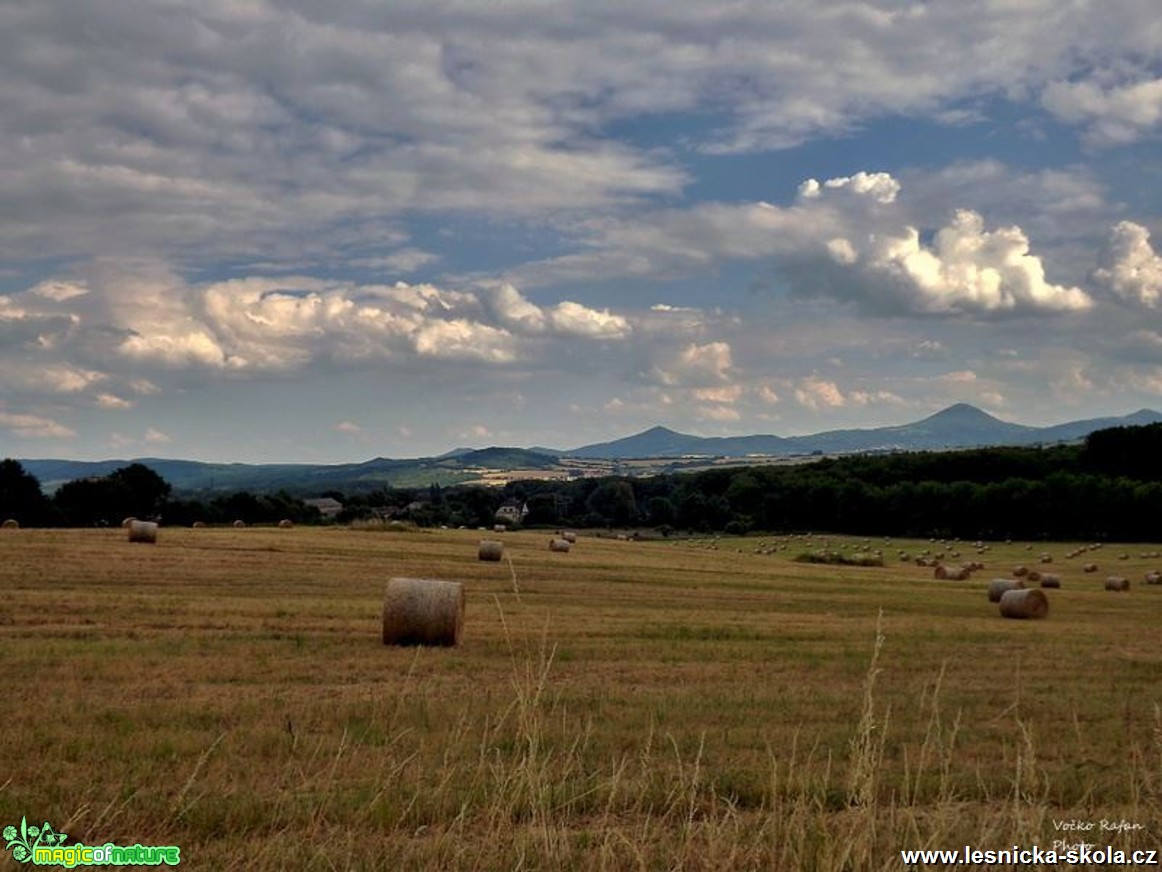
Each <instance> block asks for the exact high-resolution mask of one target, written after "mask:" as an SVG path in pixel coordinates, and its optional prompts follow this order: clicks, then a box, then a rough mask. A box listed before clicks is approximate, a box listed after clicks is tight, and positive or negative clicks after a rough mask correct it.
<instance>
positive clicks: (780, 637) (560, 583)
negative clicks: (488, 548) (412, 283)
mask: <svg viewBox="0 0 1162 872" xmlns="http://www.w3.org/2000/svg"><path fill="white" fill-rule="evenodd" d="M477 535H478V534H476V533H474V532H470V531H463V532H457V531H446V532H435V531H433V532H422V531H414V532H403V533H400V534H399V535H393V536H368V535H364V534H361V533H358V532H353V531H349V530H343V529H327V530H308V529H300V530H299V531H297V532H296V535H295V536H293V537H287V536H285V535H279V533H278V531H277V530H273V529H270V530H260V529H254V530H247V531H246V533H245V535H243V536H239V535H237V533H234V532H232V531H228V530H213V529H209V528H207V529H202V530H197V531H190V530H179V529H171V530H167V531H166V535H165V536H164V537H163V538H162V539H161V540H160V541H159V543H158V545H157V546H156V547H154V548H151V549H144V550H140V551H134V553H133V554H132V557H133V559H132V560H126V559H125V557H126V555H127V552H128V550H129V549H132V548H133V546H131V545H129V544H128V543H126V542H125V539H124V533H123V531H37V530H20V531H12V533H11V535H9V536H6V537H5V542H4V547H5V557H6V560H5V561H4V562H3V564H0V590H3V591H5V594H4V597H3V599H2V601H0V662H2V663H3V664H4V675H5V702H6V709H5V729H4V730H3V731H2V732H0V759H3V760H4V764H5V765H4V769H3V771H2V773H0V823H4V824H7V823H10V822H13V821H15V822H19V819H20V817H21V816H23V815H28V816H29V818H30V820H31V819H33V818H35V819H37V820H48V821H50V822H51V823H52V824H53V825H54V826H55V827H57V828H58V829H60V830H63V831H64V832H67V833H69V834H70V837H71V838H77V839H81V840H84V841H86V842H88V843H90V844H93V843H104V842H105V841H114V842H118V843H134V842H141V843H143V844H148V843H154V844H177V845H180V846H181V847H182V861H183V862H182V865H183V866H187V865H188V866H190V867H192V868H195V869H217V868H227V867H229V868H240V867H243V866H244V867H246V868H250V869H260V870H262V869H282V868H318V869H356V868H382V866H383V864H384V863H385V862H386V860H385V858H390V864H391V866H392V868H400V869H428V868H441V869H506V870H507V869H515V868H524V869H572V868H583V869H626V868H642V869H726V868H756V869H760V868H761V869H807V870H841V869H850V870H855V869H899V868H900V860H899V854H898V853H897V851H898V850H899V849H900V848H905V847H909V848H911V847H916V848H920V847H954V846H961V845H964V844H972V845H974V846H979V847H982V848H996V847H1007V846H1011V845H1012V844H1014V843H1018V844H1026V843H1028V844H1032V843H1034V842H1036V843H1039V844H1041V845H1043V846H1048V845H1049V844H1051V843H1052V841H1053V840H1054V839H1055V838H1061V837H1062V835H1063V834H1062V833H1061V832H1060V831H1057V830H1056V829H1055V826H1054V821H1062V820H1072V819H1079V820H1085V821H1100V820H1102V819H1106V820H1119V819H1126V820H1128V821H1130V822H1134V823H1141V824H1142V825H1143V827H1144V829H1142V830H1131V831H1128V832H1122V833H1114V832H1110V833H1105V834H1102V837H1101V838H1100V839H1099V838H1098V837H1097V834H1092V833H1091V834H1089V835H1090V838H1088V839H1087V840H1088V841H1090V842H1095V841H1100V843H1102V844H1104V843H1106V842H1109V843H1110V844H1114V845H1124V846H1127V847H1145V848H1155V847H1157V844H1158V833H1159V832H1160V831H1162V829H1160V828H1162V814H1160V809H1162V715H1160V714H1159V712H1160V710H1162V709H1160V706H1162V690H1160V687H1162V681H1160V679H1162V653H1160V650H1159V648H1158V646H1157V643H1156V642H1155V638H1156V628H1157V626H1158V623H1159V618H1160V617H1162V589H1160V588H1155V587H1151V588H1145V587H1144V588H1143V589H1142V590H1140V591H1137V592H1135V594H1134V595H1133V596H1132V597H1111V596H1109V595H1108V594H1106V593H1105V592H1104V590H1103V585H1102V583H1101V582H1100V581H1098V580H1096V579H1092V580H1087V579H1084V576H1083V575H1082V573H1081V567H1080V565H1077V566H1073V565H1072V564H1071V563H1070V562H1069V561H1068V560H1065V558H1064V554H1065V553H1066V550H1067V548H1068V546H1066V545H1062V546H1060V548H1058V547H1057V546H1050V549H1049V550H1051V551H1053V553H1054V554H1055V555H1056V556H1057V558H1058V560H1057V563H1058V565H1060V566H1061V574H1062V575H1063V577H1065V578H1067V579H1068V580H1069V582H1070V583H1069V585H1068V587H1067V589H1065V590H1062V591H1054V592H1053V600H1052V611H1051V614H1050V617H1049V619H1048V620H1044V621H1034V622H1026V621H1006V620H1003V619H1001V618H1000V617H999V616H998V614H997V609H996V606H993V605H989V604H988V602H987V599H986V597H985V596H984V593H985V590H986V588H987V582H984V581H969V582H967V583H965V582H944V581H935V580H933V579H932V578H931V577H930V572H931V571H930V570H926V569H924V568H922V567H915V566H911V565H893V566H891V567H888V568H882V567H853V566H820V565H811V564H801V563H795V562H793V561H792V560H790V559H788V558H787V557H786V556H785V554H783V553H780V554H774V555H768V554H761V555H760V554H754V553H752V552H753V549H752V548H751V547H749V546H750V545H752V544H753V542H752V540H746V541H742V540H730V539H726V538H724V539H722V540H721V541H719V542H717V543H712V542H711V541H709V540H707V541H706V542H701V543H700V542H683V543H661V542H659V543H633V542H619V541H615V540H599V539H593V540H589V539H587V540H586V546H585V548H584V549H581V550H580V551H578V552H576V553H575V554H574V555H572V557H575V558H576V559H570V560H569V561H567V562H562V561H560V560H555V559H553V558H554V557H556V555H553V554H551V553H550V552H548V551H547V550H546V549H545V547H544V538H543V534H540V533H514V534H509V537H510V538H509V539H508V540H507V542H506V544H507V546H508V547H507V548H506V553H507V555H508V556H509V557H510V559H511V567H510V566H506V565H504V564H491V563H481V562H479V561H478V560H476V559H473V557H472V550H471V549H472V546H473V545H474V544H476V537H477ZM836 541H838V540H836V539H834V538H833V539H832V543H831V544H833V545H834V544H835V543H836ZM736 542H737V548H735V547H734V545H735V543H736ZM925 544H926V543H911V542H906V543H893V545H899V547H904V548H908V549H909V550H911V551H917V550H919V549H920V548H921V547H922V546H924V545H925ZM712 546H713V547H712ZM1022 547H1023V546H1022V545H1021V544H1019V543H1018V544H1015V545H1012V546H1004V545H999V544H998V545H994V551H993V553H992V554H990V555H989V560H990V561H992V562H994V563H996V564H997V565H1006V566H1010V565H1012V564H1013V563H1014V562H1015V560H1016V559H1017V556H1018V553H1019V549H1020V548H1022ZM1124 547H1125V548H1126V550H1135V551H1136V550H1137V549H1132V547H1131V546H1124ZM1058 552H1060V553H1058ZM1152 568H1154V566H1153V565H1152V564H1151V562H1150V561H1147V560H1141V559H1130V560H1129V561H1127V566H1126V573H1127V575H1128V574H1130V573H1132V572H1145V571H1146V570H1148V569H1152ZM395 575H403V576H414V577H438V578H445V579H450V580H455V581H460V582H462V583H463V584H464V586H465V588H466V589H467V591H468V605H467V615H468V622H467V625H466V627H465V631H464V636H463V640H462V645H461V647H460V648H457V649H396V648H387V647H384V646H383V645H382V644H381V642H380V626H379V621H380V617H381V610H382V595H383V586H384V584H385V582H386V580H387V578H388V577H390V576H395ZM516 578H519V586H518V585H517V584H516V583H515V579H516ZM999 664H1003V668H998V665H999ZM1074 840H1076V839H1074ZM4 856H5V858H6V857H7V855H6V854H5V855H4ZM6 862H7V863H9V867H11V868H15V864H14V863H11V862H10V861H8V860H7V859H5V860H0V866H2V865H3V864H4V863H6Z"/></svg>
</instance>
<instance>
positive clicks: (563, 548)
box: [549, 538, 573, 554]
mask: <svg viewBox="0 0 1162 872" xmlns="http://www.w3.org/2000/svg"><path fill="white" fill-rule="evenodd" d="M572 547H573V546H572V545H570V544H569V541H568V540H567V539H556V538H554V539H550V540H549V550H550V551H559V552H561V553H562V554H568V553H569V549H570V548H572Z"/></svg>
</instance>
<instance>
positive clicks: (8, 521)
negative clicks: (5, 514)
mask: <svg viewBox="0 0 1162 872" xmlns="http://www.w3.org/2000/svg"><path fill="white" fill-rule="evenodd" d="M0 527H3V528H4V529H5V530H19V529H20V522H19V521H18V520H16V519H15V518H5V519H4V523H3V524H0Z"/></svg>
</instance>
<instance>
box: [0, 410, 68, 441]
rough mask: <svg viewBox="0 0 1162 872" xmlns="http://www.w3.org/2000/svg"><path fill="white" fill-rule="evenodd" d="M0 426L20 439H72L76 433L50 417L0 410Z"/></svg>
mask: <svg viewBox="0 0 1162 872" xmlns="http://www.w3.org/2000/svg"><path fill="white" fill-rule="evenodd" d="M0 427H2V428H3V429H5V430H7V431H8V432H9V433H11V434H12V435H13V436H18V437H20V438H22V439H72V438H74V437H76V435H77V434H76V433H75V432H74V431H72V430H70V429H69V428H68V427H66V426H64V425H63V424H60V423H58V422H56V421H54V420H52V419H51V418H42V417H40V416H39V415H24V414H17V413H13V412H0Z"/></svg>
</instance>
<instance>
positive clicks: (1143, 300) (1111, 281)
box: [1093, 221, 1162, 309]
mask: <svg viewBox="0 0 1162 872" xmlns="http://www.w3.org/2000/svg"><path fill="white" fill-rule="evenodd" d="M1093 277H1094V280H1095V281H1096V282H1097V283H1098V284H1100V285H1102V286H1103V287H1105V288H1108V289H1109V290H1110V291H1112V292H1113V293H1114V294H1116V295H1117V297H1118V298H1119V299H1121V300H1122V301H1124V302H1126V303H1131V304H1134V305H1136V306H1141V307H1143V308H1146V309H1156V308H1158V304H1159V302H1160V301H1162V256H1159V255H1158V253H1157V252H1155V251H1154V248H1153V246H1152V245H1151V244H1150V231H1148V230H1147V229H1146V228H1145V227H1143V226H1142V225H1141V224H1135V223H1134V222H1132V221H1122V222H1120V223H1119V224H1118V225H1117V226H1115V227H1114V229H1113V232H1112V233H1111V234H1110V239H1109V242H1108V244H1107V245H1106V248H1105V250H1104V251H1103V252H1102V255H1101V265H1100V266H1099V267H1098V269H1096V270H1095V271H1094V274H1093Z"/></svg>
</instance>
